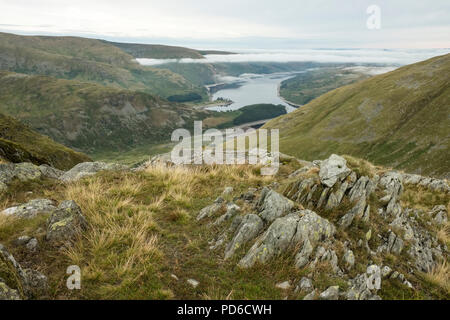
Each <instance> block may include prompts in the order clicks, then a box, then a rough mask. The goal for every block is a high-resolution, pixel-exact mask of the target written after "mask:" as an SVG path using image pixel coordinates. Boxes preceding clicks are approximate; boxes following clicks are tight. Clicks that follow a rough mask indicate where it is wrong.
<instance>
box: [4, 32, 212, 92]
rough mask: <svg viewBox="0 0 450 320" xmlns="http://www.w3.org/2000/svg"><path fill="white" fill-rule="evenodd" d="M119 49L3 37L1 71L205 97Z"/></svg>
mask: <svg viewBox="0 0 450 320" xmlns="http://www.w3.org/2000/svg"><path fill="white" fill-rule="evenodd" d="M116 45H117V44H116ZM116 45H113V44H112V43H108V42H106V41H101V40H95V39H86V38H78V37H45V36H19V35H14V34H8V33H0V69H1V70H7V71H12V72H18V73H25V74H31V75H47V76H53V77H57V78H62V79H71V80H79V81H89V82H94V83H98V84H102V85H107V86H111V87H115V88H124V89H131V90H140V91H145V92H148V93H151V94H157V95H160V96H162V97H168V96H171V95H174V94H186V93H191V92H194V93H197V94H201V95H205V94H206V93H205V90H204V88H202V87H200V86H198V85H195V84H193V83H191V82H190V81H188V80H186V79H185V78H184V77H183V76H181V75H179V74H176V73H174V72H171V71H169V70H165V69H164V70H163V69H156V68H151V67H144V66H141V65H140V64H139V63H137V62H136V61H135V58H134V56H132V55H130V54H128V53H127V52H125V51H124V50H122V49H121V48H119V47H117V46H116ZM186 50H188V49H186ZM199 54H200V53H199Z"/></svg>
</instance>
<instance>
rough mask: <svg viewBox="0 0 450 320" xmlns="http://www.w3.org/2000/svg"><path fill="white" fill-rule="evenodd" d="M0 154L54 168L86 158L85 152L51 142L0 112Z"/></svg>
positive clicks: (0, 156) (5, 159)
mask: <svg viewBox="0 0 450 320" xmlns="http://www.w3.org/2000/svg"><path fill="white" fill-rule="evenodd" d="M0 158H1V160H2V161H6V162H14V163H17V162H32V163H34V164H37V165H41V164H47V165H50V166H53V167H55V168H58V169H69V168H72V167H73V166H74V165H76V164H77V163H80V162H86V161H90V158H89V157H88V156H86V155H84V154H82V153H79V152H76V151H73V150H71V149H69V148H67V147H65V146H63V145H60V144H58V143H55V142H54V141H52V140H51V139H49V138H48V137H45V136H42V135H40V134H38V133H37V132H35V131H33V130H31V129H30V128H29V127H27V126H25V125H23V124H22V123H20V122H19V121H17V120H15V119H13V118H11V117H8V116H5V115H3V114H0Z"/></svg>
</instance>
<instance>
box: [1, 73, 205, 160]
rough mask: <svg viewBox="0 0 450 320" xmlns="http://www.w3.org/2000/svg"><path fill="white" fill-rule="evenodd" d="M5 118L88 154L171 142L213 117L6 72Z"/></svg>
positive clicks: (129, 94)
mask: <svg viewBox="0 0 450 320" xmlns="http://www.w3.org/2000/svg"><path fill="white" fill-rule="evenodd" d="M0 112H2V113H4V114H7V115H10V116H14V117H16V118H17V119H19V120H21V121H23V122H25V123H27V124H29V125H30V126H31V127H32V128H34V129H35V130H37V131H38V132H40V133H42V134H45V135H48V136H50V137H51V138H53V139H54V140H55V141H58V142H60V143H63V144H65V145H67V146H70V147H73V148H76V149H79V150H82V151H84V152H87V153H94V152H98V151H104V150H108V151H111V150H115V151H120V150H126V149H128V148H130V147H133V146H136V145H139V144H142V143H155V142H160V141H166V140H168V139H170V133H171V132H172V131H173V130H174V129H176V128H180V127H189V126H190V125H192V123H193V121H194V120H195V119H200V118H202V117H205V116H207V115H209V114H210V112H208V111H195V110H192V109H190V108H188V107H185V106H183V105H179V104H175V103H170V102H168V101H166V100H164V99H161V98H159V97H157V96H153V95H149V94H147V93H143V92H134V91H129V90H124V89H116V88H111V87H106V86H101V85H97V84H91V83H86V82H78V81H74V80H61V79H55V78H52V77H46V76H30V75H24V74H17V73H11V72H6V71H0Z"/></svg>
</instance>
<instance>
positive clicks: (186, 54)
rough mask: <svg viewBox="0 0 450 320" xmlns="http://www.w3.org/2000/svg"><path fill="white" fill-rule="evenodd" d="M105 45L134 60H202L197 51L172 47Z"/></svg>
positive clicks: (134, 44) (116, 43)
mask: <svg viewBox="0 0 450 320" xmlns="http://www.w3.org/2000/svg"><path fill="white" fill-rule="evenodd" d="M104 42H105V43H107V44H112V45H113V46H116V47H117V48H120V49H122V50H123V51H125V52H126V53H128V54H130V55H132V56H133V57H135V58H149V59H182V58H191V59H203V58H204V57H203V55H202V53H200V52H199V51H197V50H194V49H189V48H183V47H174V46H163V45H155V44H139V43H118V42H108V41H104Z"/></svg>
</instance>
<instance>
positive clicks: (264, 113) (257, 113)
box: [233, 104, 286, 125]
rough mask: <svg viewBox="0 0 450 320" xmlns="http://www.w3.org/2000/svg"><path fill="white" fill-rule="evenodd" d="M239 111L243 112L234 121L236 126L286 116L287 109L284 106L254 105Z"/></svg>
mask: <svg viewBox="0 0 450 320" xmlns="http://www.w3.org/2000/svg"><path fill="white" fill-rule="evenodd" d="M238 111H239V112H241V114H240V115H239V116H237V117H236V118H235V119H234V120H233V124H234V125H240V124H244V123H248V122H252V121H259V120H266V119H272V118H275V117H278V116H280V115H283V114H286V108H285V107H284V106H283V105H274V104H254V105H251V106H245V107H243V108H241V109H239V110H238Z"/></svg>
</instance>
